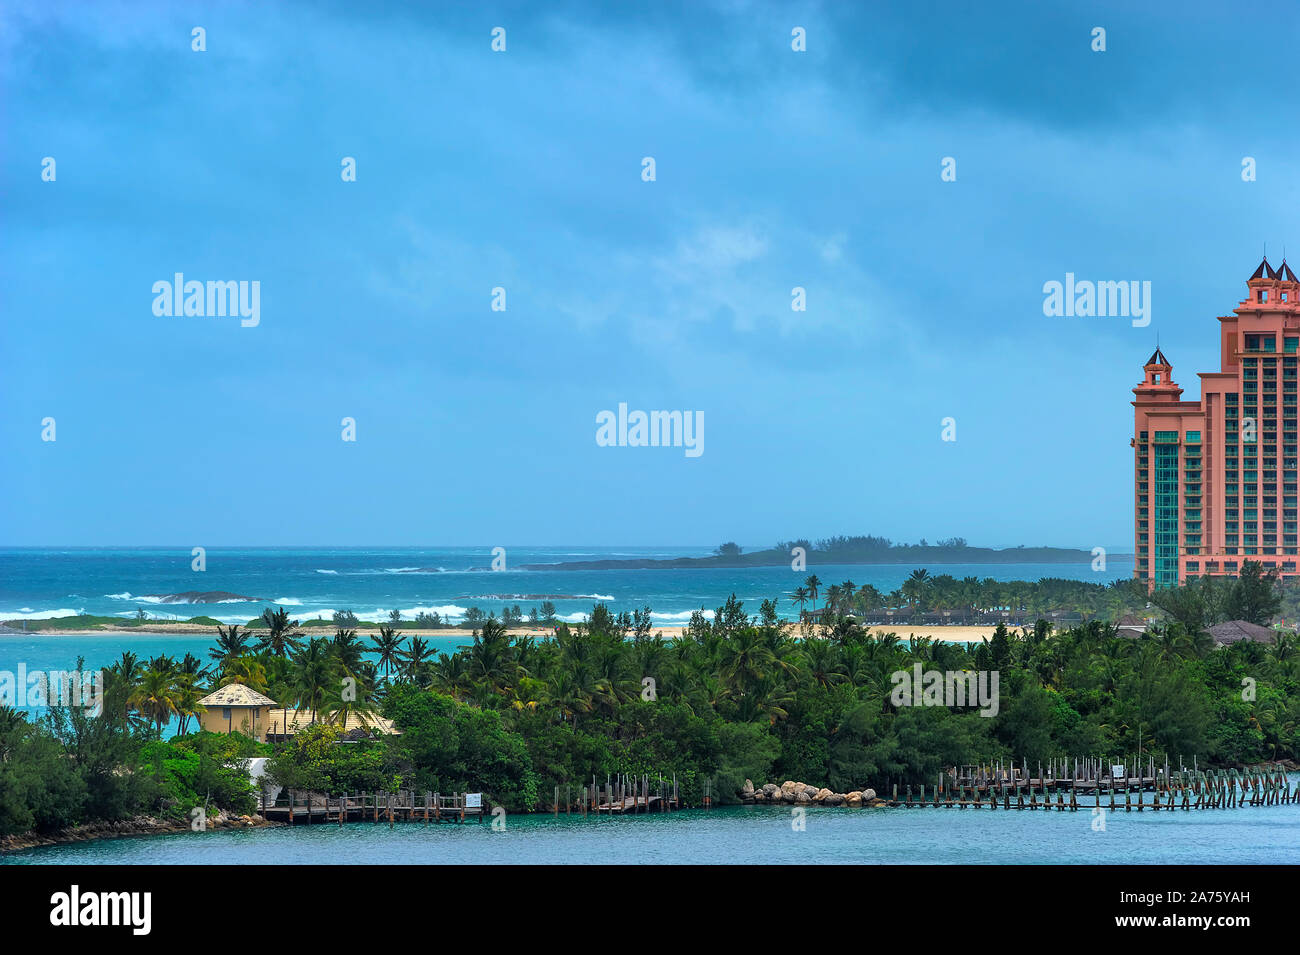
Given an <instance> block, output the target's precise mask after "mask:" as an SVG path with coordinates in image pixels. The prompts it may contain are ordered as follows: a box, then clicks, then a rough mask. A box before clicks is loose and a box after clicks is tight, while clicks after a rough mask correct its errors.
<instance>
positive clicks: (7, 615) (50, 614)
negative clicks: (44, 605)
mask: <svg viewBox="0 0 1300 955" xmlns="http://www.w3.org/2000/svg"><path fill="white" fill-rule="evenodd" d="M80 612H81V611H79V610H32V609H31V608H30V607H25V608H23V609H22V610H13V611H9V610H0V620H52V619H54V618H55V617H75V616H76V615H77V614H78V613H80Z"/></svg>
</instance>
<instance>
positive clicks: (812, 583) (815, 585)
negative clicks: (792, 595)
mask: <svg viewBox="0 0 1300 955" xmlns="http://www.w3.org/2000/svg"><path fill="white" fill-rule="evenodd" d="M803 585H804V586H805V587H807V588H808V595H809V596H810V597H811V598H812V602H813V606H814V607H815V606H817V594H818V592H819V591H820V590H821V586H822V582H821V579H820V578H819V577H818V576H817V575H816V574H810V575H809V576H808V579H807V580H805V581H804V582H803Z"/></svg>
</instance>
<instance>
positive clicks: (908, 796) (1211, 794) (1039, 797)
mask: <svg viewBox="0 0 1300 955" xmlns="http://www.w3.org/2000/svg"><path fill="white" fill-rule="evenodd" d="M1108 766H1109V764H1107V763H1106V762H1104V761H1100V760H1081V761H1080V760H1076V761H1074V762H1073V764H1072V765H1071V763H1070V761H1054V762H1052V763H1050V764H1049V766H1048V767H1047V771H1044V770H1043V767H1042V766H1039V767H1038V775H1036V776H1032V775H1029V774H1028V767H1015V766H1010V767H962V768H961V769H960V770H957V771H955V772H954V771H950V772H949V773H946V774H944V773H941V774H940V775H939V777H938V779H937V780H936V781H935V785H934V786H933V787H929V786H926V785H921V786H920V787H919V788H918V789H916V790H914V789H913V787H912V786H910V785H909V786H907V787H906V788H905V790H904V792H903V793H902V795H901V797H900V794H899V791H898V785H897V784H895V785H894V787H893V792H892V794H891V795H890V797H889V798H888V799H886V800H885V804H886V805H889V806H898V807H902V808H905V809H925V808H937V809H938V808H941V809H983V808H987V809H1004V810H1005V809H1030V810H1037V809H1046V810H1051V809H1056V810H1058V811H1066V810H1069V811H1070V812H1076V811H1078V810H1079V809H1091V810H1096V809H1103V808H1104V809H1109V810H1111V811H1119V810H1121V809H1122V810H1123V811H1124V812H1132V811H1133V810H1135V809H1136V810H1137V811H1138V812H1143V811H1144V810H1148V809H1149V810H1151V811H1153V812H1154V811H1159V810H1165V809H1169V810H1176V809H1182V810H1186V811H1190V810H1192V809H1236V808H1239V807H1242V806H1278V805H1294V804H1297V803H1300V784H1297V786H1296V788H1295V789H1294V790H1292V789H1291V788H1290V783H1289V781H1288V779H1287V775H1286V770H1285V768H1284V767H1282V766H1280V765H1276V764H1269V765H1265V766H1257V767H1251V768H1248V769H1244V770H1236V769H1232V770H1201V769H1199V768H1194V767H1193V768H1188V767H1185V766H1184V767H1180V768H1178V769H1173V768H1171V767H1169V766H1168V765H1166V766H1165V767H1164V768H1159V767H1156V766H1154V765H1148V766H1147V767H1140V766H1132V767H1130V766H1126V765H1123V764H1115V765H1114V766H1113V767H1110V768H1108Z"/></svg>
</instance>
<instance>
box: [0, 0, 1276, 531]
mask: <svg viewBox="0 0 1300 955" xmlns="http://www.w3.org/2000/svg"><path fill="white" fill-rule="evenodd" d="M50 6H54V5H50V4H46V3H16V4H15V3H7V4H5V6H4V7H3V8H2V9H3V14H0V15H2V16H3V22H2V23H0V58H2V60H0V62H2V65H0V71H2V72H0V82H2V83H3V87H2V90H0V222H2V223H3V228H2V229H0V315H2V316H3V320H2V322H0V354H3V356H4V364H3V373H2V374H0V406H2V410H3V414H2V415H0V447H2V448H3V449H4V465H5V466H4V467H3V469H2V470H0V495H2V496H3V499H4V501H5V506H4V508H3V510H2V511H0V543H5V544H13V545H41V544H50V545H53V544H143V543H178V544H187V545H188V544H191V543H193V544H205V545H209V546H220V545H234V544H291V543H292V544H337V545H344V544H380V543H386V544H421V543H440V544H480V543H484V542H489V543H494V542H505V543H517V544H543V543H586V544H615V543H623V544H672V543H683V544H685V543H691V544H712V543H716V542H719V541H722V540H737V541H741V542H743V543H746V544H750V545H760V544H768V543H771V542H773V541H775V540H778V539H785V538H789V537H794V536H808V537H814V538H815V537H820V536H825V535H829V534H838V533H876V534H883V535H887V536H890V537H893V538H895V539H899V540H916V539H918V538H921V537H926V538H929V539H931V540H933V539H936V538H939V537H947V536H951V535H960V536H964V537H966V538H968V539H969V540H970V541H971V542H972V543H981V544H991V545H996V546H1002V545H1014V544H1020V543H1024V544H1044V543H1047V544H1060V545H1076V546H1086V547H1092V546H1094V545H1098V544H1100V545H1104V546H1108V547H1112V548H1120V549H1123V550H1126V551H1127V550H1130V549H1131V542H1132V491H1131V479H1130V476H1131V464H1132V459H1131V452H1130V449H1129V446H1128V441H1129V437H1130V436H1131V431H1132V408H1131V406H1130V405H1129V401H1130V400H1131V398H1132V396H1131V393H1130V389H1131V388H1132V387H1133V386H1134V384H1136V383H1137V381H1138V380H1139V378H1140V377H1141V363H1142V361H1143V360H1145V359H1146V357H1147V356H1148V355H1149V354H1150V352H1151V351H1152V349H1153V347H1154V345H1155V340H1156V336H1157V334H1159V336H1160V344H1161V346H1162V348H1163V349H1164V351H1165V353H1166V354H1167V355H1168V356H1169V358H1170V359H1171V361H1172V362H1173V364H1174V373H1175V378H1176V379H1177V380H1178V381H1179V382H1180V384H1182V385H1183V386H1184V387H1185V388H1187V389H1188V392H1187V397H1192V398H1194V397H1196V396H1197V395H1198V389H1197V382H1196V372H1198V371H1210V370H1213V369H1214V368H1215V367H1216V362H1217V323H1216V322H1215V321H1214V318H1215V316H1217V315H1221V314H1224V313H1226V312H1229V311H1230V310H1231V308H1232V307H1233V306H1234V305H1235V304H1236V303H1237V302H1238V301H1239V300H1240V298H1241V297H1242V294H1243V291H1244V288H1245V286H1244V282H1245V280H1246V278H1247V277H1248V276H1249V275H1250V273H1251V272H1252V271H1253V269H1254V267H1255V266H1256V265H1257V264H1258V261H1259V258H1260V253H1261V251H1262V249H1263V246H1264V244H1265V243H1267V244H1268V249H1269V253H1270V256H1271V258H1272V259H1273V261H1274V262H1275V263H1276V262H1277V261H1278V260H1279V259H1280V258H1281V250H1282V245H1283V244H1284V243H1285V242H1287V241H1288V240H1289V241H1290V242H1291V243H1292V244H1293V245H1294V246H1295V248H1296V250H1297V252H1296V258H1297V261H1300V230H1297V229H1294V228H1292V229H1291V232H1290V234H1288V228H1289V227H1292V226H1294V223H1295V210H1296V209H1297V207H1298V204H1297V198H1300V197H1298V196H1297V188H1296V183H1297V181H1298V180H1297V175H1296V174H1297V164H1298V163H1300V149H1297V133H1296V131H1295V124H1294V122H1293V120H1292V113H1293V112H1294V102H1295V92H1296V84H1295V80H1294V77H1293V76H1292V75H1291V71H1290V69H1289V65H1288V64H1289V58H1290V54H1291V52H1292V51H1293V50H1294V48H1295V46H1296V43H1295V41H1296V39H1297V14H1296V11H1295V10H1294V8H1288V7H1287V6H1285V5H1270V4H1263V5H1258V6H1256V7H1255V8H1252V13H1251V14H1250V16H1249V17H1247V16H1245V15H1244V14H1242V13H1241V12H1240V11H1238V10H1234V9H1232V8H1229V7H1226V6H1221V7H1217V8H1216V7H1212V6H1209V5H1204V6H1201V5H1197V4H1190V5H1189V4H1179V5H1174V6H1169V7H1167V8H1165V9H1164V10H1159V9H1138V10H1135V9H1131V7H1133V6H1134V5H1132V4H1128V3H1115V4H1104V3H1103V4H1088V5H1086V6H1085V5H1066V4H1055V3H1043V2H1041V0H1035V2H1029V3H1024V4H1010V5H1001V6H1002V10H1001V12H998V13H994V12H991V11H990V9H988V8H986V7H985V6H984V5H978V6H977V5H970V4H951V5H948V4H899V5H896V8H895V9H893V10H889V9H885V8H884V5H879V4H872V5H869V6H868V5H857V6H850V5H848V4H808V3H800V4H789V5H779V6H778V5H773V4H750V3H735V2H733V3H718V4H705V3H683V4H672V3H656V4H650V5H628V8H627V9H622V8H621V7H616V6H614V5H595V4H587V5H578V4H574V5H564V4H560V5H547V6H546V8H545V9H539V8H540V7H541V5H537V4H519V5H497V6H493V5H491V4H487V5H482V4H474V5H460V6H438V7H436V8H431V9H420V10H416V11H412V10H408V9H407V8H406V6H407V5H405V4H376V5H374V6H375V7H376V8H375V9H372V8H371V5H369V4H355V3H348V4H311V5H308V4H301V5H300V4H282V5H275V4H261V3H258V4H252V3H249V4H237V3H219V4H216V3H214V4H203V3H197V4H194V3H191V4H149V3H129V4H128V3H121V4H119V3H93V4H89V3H88V4H75V3H65V4H58V5H57V9H53V10H52V9H47V7H50ZM195 26H201V27H203V28H204V29H205V30H206V45H207V50H206V51H205V52H202V53H197V52H193V51H192V50H191V48H190V47H191V29H192V28H193V27H195ZM496 26H502V27H505V29H506V37H507V49H506V52H504V53H495V52H493V51H492V50H491V48H490V43H491V35H490V34H491V30H492V28H493V27H496ZM795 26H802V27H804V28H805V29H806V31H807V47H808V49H807V52H804V53H796V52H794V51H792V50H791V48H790V32H791V29H792V28H793V27H795ZM1095 26H1102V27H1104V28H1105V29H1106V31H1107V36H1106V40H1107V49H1106V51H1105V52H1104V53H1096V52H1093V51H1092V50H1091V48H1090V43H1091V31H1092V28H1093V27H1095ZM46 156H51V157H54V158H55V160H56V162H57V179H56V181H55V182H43V181H42V179H41V162H42V159H43V158H44V157H46ZM344 156H352V157H355V159H356V161H357V181H356V182H351V183H348V182H343V181H342V180H341V177H340V162H341V160H342V157H344ZM645 156H653V157H654V158H655V161H656V173H657V179H656V181H654V182H644V181H642V178H641V160H642V157H645ZM945 156H951V157H954V158H955V159H956V161H957V180H956V181H955V182H942V181H941V179H940V163H941V160H942V159H943V157H945ZM1245 156H1251V157H1254V158H1255V160H1256V163H1257V180H1256V181H1254V182H1243V181H1242V177H1241V163H1242V158H1243V157H1245ZM1284 216H1285V218H1286V219H1289V220H1290V221H1289V222H1288V221H1284ZM1067 271H1071V272H1074V273H1075V274H1076V275H1077V276H1079V277H1080V278H1090V279H1094V280H1142V281H1150V282H1151V283H1152V289H1153V291H1152V314H1153V321H1152V322H1151V324H1150V326H1148V327H1146V328H1134V327H1132V325H1131V323H1130V322H1129V320H1127V319H1124V318H1047V317H1045V316H1044V315H1043V311H1042V302H1043V292H1042V286H1043V283H1044V282H1047V281H1051V280H1058V281H1059V280H1062V279H1063V278H1064V275H1065V273H1066V272H1067ZM175 272H183V273H184V274H185V275H186V277H187V278H189V279H199V280H209V279H211V280H227V279H233V280H249V281H251V280H256V281H259V282H260V283H261V286H260V287H261V321H260V324H259V325H258V326H257V327H256V328H242V327H240V325H239V322H238V321H237V320H232V319H229V318H199V317H158V316H155V315H154V314H153V311H152V308H151V305H152V302H153V294H152V291H151V288H152V285H153V283H154V282H156V281H159V280H170V279H171V278H172V275H173V274H174V273H175ZM497 286H501V287H504V288H505V289H506V292H507V310H506V311H505V312H494V311H492V310H491V308H490V301H491V290H492V289H493V288H494V287H497ZM794 286H802V287H804V288H806V289H807V298H808V309H807V311H806V312H802V313H798V312H792V311H791V308H790V300H791V299H790V292H791V289H792V288H793V287H794ZM620 402H626V403H627V404H628V405H629V406H630V407H631V408H633V409H647V410H649V409H680V410H694V411H699V412H703V415H704V420H705V452H704V453H703V454H702V455H700V456H699V457H696V458H691V457H687V456H685V455H684V454H683V453H682V451H681V449H668V448H606V447H599V446H597V444H596V441H595V431H596V424H595V418H596V415H597V413H598V412H600V411H602V410H605V409H615V408H617V406H618V404H619V403H620ZM47 416H48V417H54V418H55V420H56V422H57V440H56V441H55V442H52V443H51V442H43V441H41V421H42V419H43V418H45V417H47ZM345 416H350V417H353V418H355V419H356V422H357V440H356V442H353V443H348V442H344V441H342V440H341V439H340V431H341V427H340V422H341V419H342V418H343V417H345ZM949 416H951V417H953V418H955V419H956V422H957V440H956V441H955V442H944V441H942V440H941V420H942V419H943V418H945V417H949ZM1062 422H1068V424H1064V425H1063V424H1062Z"/></svg>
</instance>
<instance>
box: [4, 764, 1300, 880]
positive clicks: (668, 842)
mask: <svg viewBox="0 0 1300 955" xmlns="http://www.w3.org/2000/svg"><path fill="white" fill-rule="evenodd" d="M1295 784H1296V778H1295V776H1292V778H1291V786H1292V787H1294V786H1295ZM1085 802H1086V800H1085ZM794 821H795V818H794V816H793V814H792V813H791V810H790V809H789V808H788V807H787V808H780V807H774V806H743V807H742V806H733V807H725V808H720V809H713V810H707V811H706V810H687V811H683V812H675V813H670V814H667V815H663V814H654V813H652V814H650V815H646V816H629V817H626V818H623V817H613V818H611V817H609V816H601V817H599V818H597V817H596V816H594V815H593V816H589V817H587V818H586V819H584V818H582V817H581V816H563V815H562V816H559V817H558V818H555V817H552V816H551V815H549V814H547V813H540V814H537V815H531V816H526V815H514V816H507V817H505V826H504V829H500V830H497V829H493V827H492V825H491V823H490V822H483V823H474V822H465V823H450V824H446V823H445V824H443V825H436V824H433V823H430V824H429V826H428V827H427V828H426V827H425V826H424V825H423V824H421V823H418V822H417V823H399V824H397V825H396V826H395V827H394V828H392V829H389V828H388V825H387V824H386V823H384V822H380V823H378V824H375V823H368V822H356V823H349V824H347V825H344V826H339V825H316V826H294V827H293V828H288V827H285V828H274V829H246V830H216V831H211V832H205V833H188V832H187V833H180V834H176V835H161V836H142V837H128V838H122V839H109V840H101V841H97V842H85V843H74V844H69V845H60V846H50V847H44V848H39V849H31V850H27V851H23V852H17V853H12V854H8V855H0V865H24V864H29V865H35V864H42V863H45V864H63V865H98V864H106V863H112V864H148V865H169V864H173V863H175V864H181V865H234V864H239V865H252V864H264V865H308V864H318V863H319V864H336V863H338V862H340V861H346V862H349V863H357V864H397V865H403V864H410V865H497V864H521V863H523V864H530V863H531V864H543V865H562V864H568V863H575V864H580V863H602V864H606V863H610V862H625V863H627V862H630V863H660V864H678V863H687V864H689V863H706V864H708V863H725V864H731V865H763V864H767V865H782V864H790V865H805V866H806V865H808V864H809V862H810V861H816V862H817V863H818V864H826V863H851V864H859V865H861V864H902V865H906V864H914V863H920V864H927V865H963V864H965V865H969V864H986V865H988V864H1000V863H1001V864H1008V863H1010V864H1017V865H1042V864H1053V865H1060V864H1065V865H1077V864H1098V865H1100V864H1108V865H1149V864H1154V863H1161V864H1176V865H1225V864H1242V865H1255V864H1261V863H1274V864H1285V865H1296V864H1298V863H1300V806H1298V805H1294V804H1292V805H1285V806H1258V807H1252V806H1247V807H1241V808H1236V809H1199V810H1194V811H1191V812H1181V811H1174V812H1165V811H1161V812H1152V811H1150V809H1148V810H1147V811H1145V812H1137V811H1136V810H1134V811H1132V812H1125V811H1124V810H1123V809H1119V810H1116V811H1110V810H1108V809H1105V808H1103V809H1102V812H1101V815H1095V814H1094V810H1093V809H1092V808H1091V807H1088V806H1086V805H1085V806H1084V807H1082V808H1080V809H1079V810H1078V811H1077V812H1057V811H1055V810H1052V811H1037V812H1032V811H1029V810H1011V811H1009V812H1005V811H1000V810H989V809H969V810H960V809H933V808H930V809H904V808H897V809H845V808H835V809H829V808H811V809H808V810H807V813H806V816H805V817H804V819H803V828H802V830H796V828H795V826H794V825H792V823H793V822H794Z"/></svg>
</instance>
